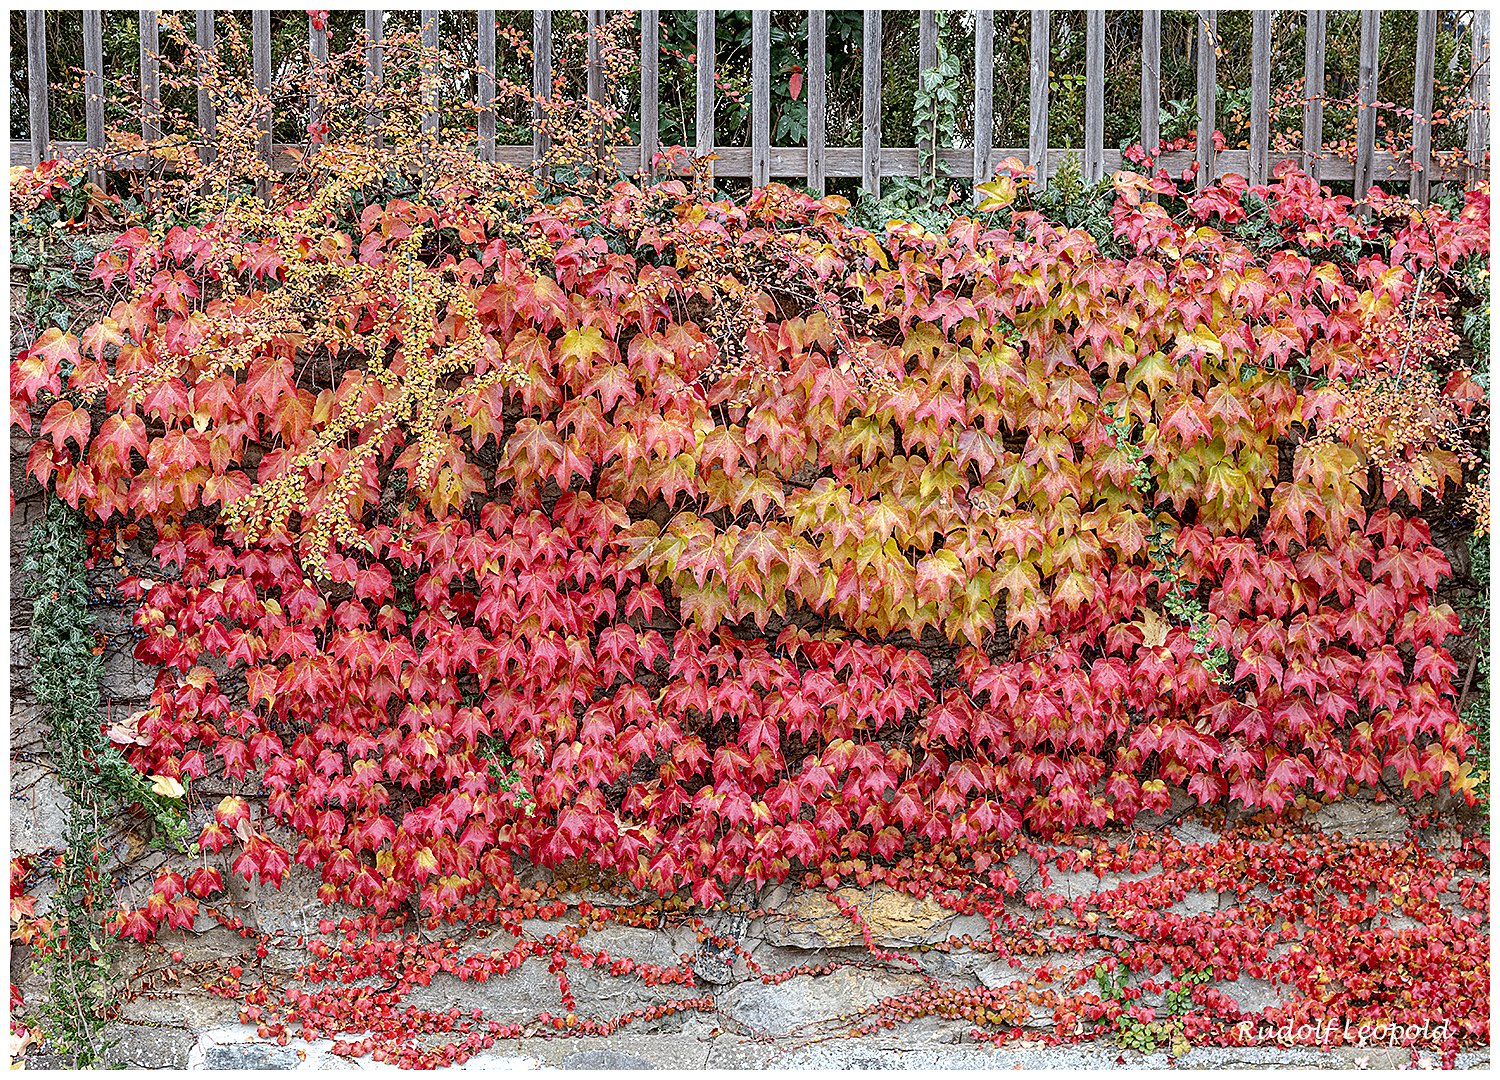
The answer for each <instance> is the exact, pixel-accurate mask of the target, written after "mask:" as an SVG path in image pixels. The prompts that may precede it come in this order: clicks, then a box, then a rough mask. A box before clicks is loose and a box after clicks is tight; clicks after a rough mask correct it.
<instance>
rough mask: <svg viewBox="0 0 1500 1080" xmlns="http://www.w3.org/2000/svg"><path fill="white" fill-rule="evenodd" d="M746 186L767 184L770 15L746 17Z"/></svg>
mask: <svg viewBox="0 0 1500 1080" xmlns="http://www.w3.org/2000/svg"><path fill="white" fill-rule="evenodd" d="M750 182H751V183H752V184H753V185H755V186H756V187H765V186H766V185H767V184H768V183H770V182H771V13H770V12H769V11H768V10H766V9H765V8H756V9H755V10H754V11H752V12H751V13H750Z"/></svg>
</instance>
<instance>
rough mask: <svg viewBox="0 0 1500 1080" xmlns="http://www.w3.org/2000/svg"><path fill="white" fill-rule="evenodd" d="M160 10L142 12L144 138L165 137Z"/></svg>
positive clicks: (153, 140)
mask: <svg viewBox="0 0 1500 1080" xmlns="http://www.w3.org/2000/svg"><path fill="white" fill-rule="evenodd" d="M159 17H160V16H159V13H158V12H155V11H142V12H141V138H143V139H145V140H146V141H147V142H148V143H149V142H155V141H156V140H157V139H160V138H161V40H160V31H159V27H158V24H157V20H158V19H159Z"/></svg>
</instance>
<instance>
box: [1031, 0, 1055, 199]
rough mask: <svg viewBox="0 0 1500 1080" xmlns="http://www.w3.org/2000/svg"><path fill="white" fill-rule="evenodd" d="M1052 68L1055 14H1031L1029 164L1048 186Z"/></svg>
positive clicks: (1042, 12) (1042, 11)
mask: <svg viewBox="0 0 1500 1080" xmlns="http://www.w3.org/2000/svg"><path fill="white" fill-rule="evenodd" d="M1051 68H1052V13H1051V12H1050V11H1046V10H1043V9H1038V10H1033V11H1032V13H1031V149H1030V152H1029V154H1028V156H1027V161H1029V162H1030V163H1031V165H1032V166H1033V167H1034V168H1035V169H1036V182H1037V184H1038V185H1040V186H1042V187H1045V186H1046V184H1047V77H1048V74H1049V73H1050V71H1051Z"/></svg>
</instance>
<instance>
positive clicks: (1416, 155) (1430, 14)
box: [1410, 8, 1438, 205]
mask: <svg viewBox="0 0 1500 1080" xmlns="http://www.w3.org/2000/svg"><path fill="white" fill-rule="evenodd" d="M1437 31H1438V13H1437V12H1436V11H1434V10H1432V9H1430V8H1429V9H1427V10H1424V11H1419V12H1417V70H1416V73H1415V76H1414V80H1413V86H1412V103H1411V166H1412V167H1411V188H1410V195H1411V197H1412V198H1413V199H1414V200H1416V201H1417V202H1418V203H1422V204H1424V205H1425V204H1426V202H1427V196H1428V187H1429V182H1428V173H1429V172H1430V171H1431V169H1432V90H1433V64H1434V62H1435V61H1436V59H1437Z"/></svg>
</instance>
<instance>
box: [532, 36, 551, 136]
mask: <svg viewBox="0 0 1500 1080" xmlns="http://www.w3.org/2000/svg"><path fill="white" fill-rule="evenodd" d="M531 99H532V103H531V133H532V134H531V159H532V160H533V161H540V160H541V159H542V158H543V157H545V156H546V155H547V151H548V150H550V149H551V148H552V137H551V135H549V134H548V132H547V125H546V123H545V122H544V121H546V120H547V119H548V117H547V116H546V115H545V110H544V109H543V108H542V102H544V101H551V100H552V12H551V10H550V9H548V8H538V9H537V10H536V11H534V12H532V15H531Z"/></svg>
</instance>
